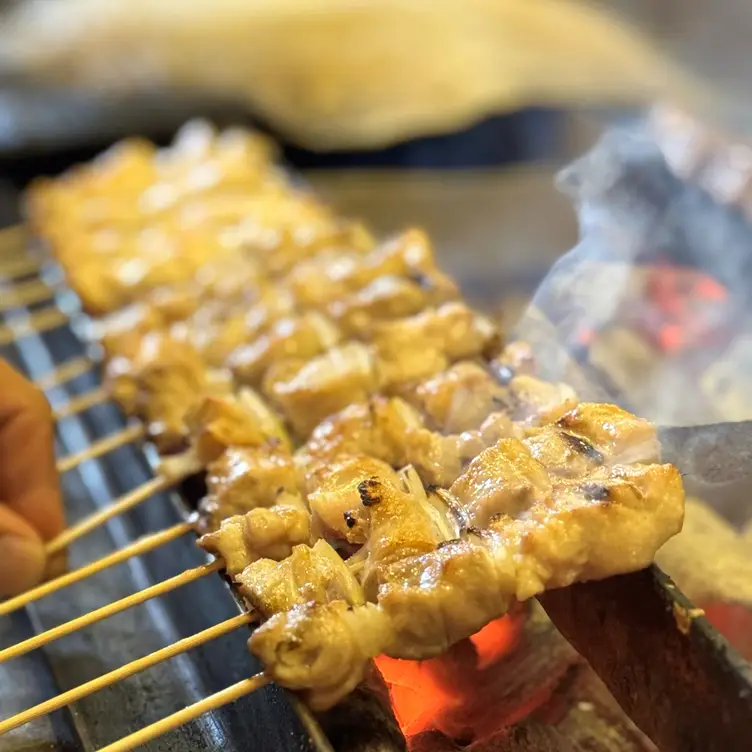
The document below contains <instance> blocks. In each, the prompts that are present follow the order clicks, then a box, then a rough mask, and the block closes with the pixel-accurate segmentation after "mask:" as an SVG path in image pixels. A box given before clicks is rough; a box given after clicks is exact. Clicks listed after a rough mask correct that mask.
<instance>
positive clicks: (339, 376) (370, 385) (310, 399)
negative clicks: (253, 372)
mask: <svg viewBox="0 0 752 752" xmlns="http://www.w3.org/2000/svg"><path fill="white" fill-rule="evenodd" d="M377 386H378V384H377V381H376V373H375V368H374V359H373V354H372V352H371V351H370V349H369V348H368V347H366V346H365V345H361V344H357V343H348V344H345V345H342V346H341V347H334V348H332V349H331V350H329V351H328V352H326V353H325V354H324V355H320V356H319V357H316V358H313V359H311V360H309V361H308V362H300V361H282V362H281V363H278V364H277V365H276V366H275V367H274V368H272V369H271V370H270V371H269V372H268V373H267V377H266V379H265V380H264V387H263V388H264V392H265V393H266V394H267V395H268V396H269V397H270V398H271V399H272V401H273V402H274V403H275V404H276V405H278V406H279V408H280V410H281V411H282V413H283V414H284V415H285V417H286V418H287V420H288V421H289V422H290V424H291V425H292V426H293V428H294V430H295V433H296V434H297V435H298V436H308V435H309V434H310V432H311V431H312V430H313V429H314V428H315V427H316V426H317V425H318V424H319V423H320V422H321V421H322V420H323V419H324V418H326V417H327V416H328V415H332V414H333V413H336V412H338V411H339V410H342V409H343V408H345V407H347V406H348V405H351V404H354V403H356V402H364V401H366V400H367V399H368V398H369V397H370V396H371V395H372V394H373V393H374V392H376V389H377Z"/></svg>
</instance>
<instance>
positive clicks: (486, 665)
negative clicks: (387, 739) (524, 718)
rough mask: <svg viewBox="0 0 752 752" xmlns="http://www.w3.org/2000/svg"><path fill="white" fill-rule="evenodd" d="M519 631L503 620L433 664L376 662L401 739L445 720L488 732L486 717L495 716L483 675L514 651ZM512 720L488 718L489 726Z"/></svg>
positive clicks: (518, 622)
mask: <svg viewBox="0 0 752 752" xmlns="http://www.w3.org/2000/svg"><path fill="white" fill-rule="evenodd" d="M520 631H521V620H520V619H518V618H515V617H510V616H505V617H503V618H501V619H497V620H496V621H493V622H491V623H490V624H488V625H486V626H485V627H484V628H483V629H481V630H480V631H479V632H478V633H476V634H475V635H473V636H472V637H471V638H470V639H469V640H468V641H463V642H464V643H465V645H464V646H463V644H462V643H460V644H459V645H457V646H454V648H452V649H451V650H450V651H449V652H448V653H447V654H444V655H441V656H438V657H437V658H431V659H429V660H426V661H406V660H397V659H395V658H388V657H386V656H381V657H379V658H378V659H377V660H376V665H377V666H378V668H379V671H380V672H381V674H382V676H383V677H384V680H385V681H386V684H387V686H388V687H389V693H390V697H391V701H392V706H393V708H394V713H395V716H396V718H397V721H398V723H399V724H400V727H401V729H402V732H403V733H404V734H405V736H406V737H407V738H408V739H409V738H410V737H412V736H414V735H416V734H419V733H421V732H423V731H428V730H431V729H435V728H441V722H442V719H447V718H455V719H456V718H463V719H466V720H467V722H468V724H469V725H470V726H471V727H472V729H473V731H475V732H479V733H480V732H486V731H489V732H490V731H492V730H493V729H489V728H487V727H488V725H489V718H487V717H486V716H489V715H490V716H494V715H495V714H494V711H493V709H492V708H491V706H492V704H493V703H489V702H488V700H489V699H490V698H488V697H487V696H486V695H485V692H486V690H487V688H488V674H489V673H490V672H492V671H493V666H494V664H495V663H496V662H497V661H499V660H500V659H501V658H502V657H503V656H505V655H507V654H508V653H509V652H511V651H512V650H513V649H514V647H515V645H516V643H517V641H518V638H519V635H520ZM489 670H490V671H489ZM480 694H483V695H484V697H485V699H486V702H484V701H483V697H480ZM489 710H490V714H489V712H488V711H489ZM481 716H483V717H481ZM513 720H514V719H499V718H498V717H493V720H492V723H493V725H494V726H498V725H499V724H503V723H505V722H513Z"/></svg>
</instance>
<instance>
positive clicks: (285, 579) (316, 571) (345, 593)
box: [235, 540, 365, 618]
mask: <svg viewBox="0 0 752 752" xmlns="http://www.w3.org/2000/svg"><path fill="white" fill-rule="evenodd" d="M235 580H236V582H237V583H238V586H239V589H240V593H241V595H242V596H243V597H244V598H245V599H246V600H247V601H248V604H249V605H250V606H251V607H252V608H254V609H256V610H257V611H258V612H259V613H260V614H261V615H262V616H263V617H264V618H269V617H270V616H273V615H274V614H278V613H281V612H283V611H289V610H290V609H291V608H293V607H294V606H299V605H302V604H304V603H310V602H314V603H329V602H330V601H335V600H342V601H345V603H347V604H349V605H351V606H358V605H362V604H363V603H365V598H364V597H363V589H362V588H361V586H360V584H359V583H358V581H357V579H355V577H354V576H353V575H352V573H351V572H350V570H349V569H348V567H347V565H346V564H345V562H344V561H342V559H341V558H340V556H339V554H338V553H337V552H336V551H335V550H334V549H333V548H332V547H331V546H330V545H329V544H328V543H327V542H326V541H324V540H317V541H316V543H315V544H314V545H313V546H306V545H299V546H294V547H293V550H292V553H291V554H290V555H289V556H287V557H286V558H284V559H282V560H281V561H273V560H272V559H259V560H258V561H255V562H253V563H252V564H250V565H249V566H247V567H246V568H245V569H244V570H243V572H242V573H241V574H239V575H238V576H237V577H236V578H235Z"/></svg>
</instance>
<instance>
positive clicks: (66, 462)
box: [57, 425, 146, 473]
mask: <svg viewBox="0 0 752 752" xmlns="http://www.w3.org/2000/svg"><path fill="white" fill-rule="evenodd" d="M145 433H146V430H145V429H144V427H143V426H141V425H133V426H126V427H125V428H124V429H123V430H122V431H118V432H117V433H115V434H112V436H106V437H105V438H104V439H100V440H99V441H95V442H94V443H93V444H92V445H91V446H89V447H87V448H86V449H84V450H82V451H81V452H77V453H76V454H71V455H70V456H69V457H63V459H61V460H58V462H57V470H58V472H59V473H66V472H68V470H72V469H73V468H74V467H77V466H78V465H80V464H81V463H82V462H85V461H86V460H94V459H96V458H97V457H101V456H102V455H103V454H107V453H108V452H112V451H113V450H114V449H117V448H118V447H121V446H125V445H126V444H130V443H131V442H132V441H136V440H137V439H141V438H143V436H144V434H145Z"/></svg>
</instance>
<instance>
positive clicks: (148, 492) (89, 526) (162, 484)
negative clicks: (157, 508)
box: [45, 477, 179, 556]
mask: <svg viewBox="0 0 752 752" xmlns="http://www.w3.org/2000/svg"><path fill="white" fill-rule="evenodd" d="M177 482H179V478H163V477H159V478H152V479H151V480H148V481H146V483H143V484H142V485H140V486H139V487H138V488H134V489H133V490H132V491H129V492H128V493H127V494H124V495H123V496H121V497H120V498H119V499H117V500H116V501H114V502H113V503H112V504H109V505H108V506H106V507H104V508H103V509H100V510H99V511H97V512H94V514H91V515H89V516H88V517H86V518H84V519H83V520H81V521H80V522H77V523H76V524H75V525H71V526H70V527H69V528H68V529H67V530H64V531H63V532H62V533H60V535H58V536H57V538H53V539H52V540H51V541H50V542H49V543H47V545H46V546H45V550H46V551H47V555H48V556H52V554H56V553H57V552H58V551H61V550H62V549H64V548H68V546H69V545H70V544H71V543H73V541H75V540H78V539H79V538H81V537H82V536H84V535H86V534H87V533H90V532H91V531H92V530H94V529H95V528H97V527H99V526H100V525H103V524H104V523H105V522H107V520H109V519H112V518H113V517H116V516H117V515H119V514H123V513H124V512H127V511H128V510H129V509H132V508H133V507H135V506H136V505H138V504H140V503H141V502H142V501H146V500H147V499H148V498H150V497H151V496H153V495H154V494H156V493H159V492H160V491H164V490H165V489H167V488H169V487H170V486H173V485H175V484H176V483H177Z"/></svg>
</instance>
